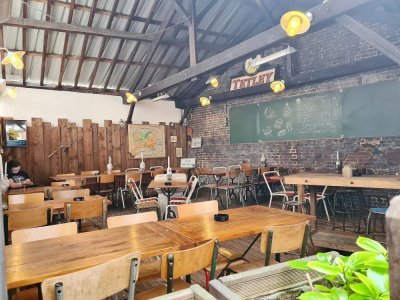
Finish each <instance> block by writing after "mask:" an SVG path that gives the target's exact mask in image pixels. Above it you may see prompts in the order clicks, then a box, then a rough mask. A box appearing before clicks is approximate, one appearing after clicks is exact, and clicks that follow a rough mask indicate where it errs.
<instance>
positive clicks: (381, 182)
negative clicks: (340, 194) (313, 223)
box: [284, 173, 400, 189]
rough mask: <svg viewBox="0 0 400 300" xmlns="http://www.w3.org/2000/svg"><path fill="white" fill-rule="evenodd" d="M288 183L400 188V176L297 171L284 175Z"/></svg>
mask: <svg viewBox="0 0 400 300" xmlns="http://www.w3.org/2000/svg"><path fill="white" fill-rule="evenodd" d="M284 182H285V183H286V184H300V185H319V186H325V185H328V186H341V187H355V188H371V189H400V176H397V175H363V176H354V177H343V176H342V175H341V174H325V173H324V174H323V173H297V174H292V175H287V176H285V177H284Z"/></svg>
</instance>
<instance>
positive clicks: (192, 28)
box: [175, 0, 197, 66]
mask: <svg viewBox="0 0 400 300" xmlns="http://www.w3.org/2000/svg"><path fill="white" fill-rule="evenodd" d="M175 1H176V0H175ZM190 8H191V13H192V22H190V25H189V57H190V66H194V65H195V64H196V63H197V45H196V44H197V31H196V28H197V17H196V1H195V0H191V1H190Z"/></svg>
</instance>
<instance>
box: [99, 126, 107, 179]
mask: <svg viewBox="0 0 400 300" xmlns="http://www.w3.org/2000/svg"><path fill="white" fill-rule="evenodd" d="M98 140H99V157H98V160H99V169H100V172H104V171H105V170H106V165H107V130H106V128H104V127H99V138H98Z"/></svg>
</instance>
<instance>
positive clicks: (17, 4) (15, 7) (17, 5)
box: [11, 1, 23, 18]
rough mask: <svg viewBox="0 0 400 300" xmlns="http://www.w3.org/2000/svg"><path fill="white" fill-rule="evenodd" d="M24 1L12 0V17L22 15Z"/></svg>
mask: <svg viewBox="0 0 400 300" xmlns="http://www.w3.org/2000/svg"><path fill="white" fill-rule="evenodd" d="M22 5H23V4H22V1H12V5H11V17H13V18H19V17H21V16H22Z"/></svg>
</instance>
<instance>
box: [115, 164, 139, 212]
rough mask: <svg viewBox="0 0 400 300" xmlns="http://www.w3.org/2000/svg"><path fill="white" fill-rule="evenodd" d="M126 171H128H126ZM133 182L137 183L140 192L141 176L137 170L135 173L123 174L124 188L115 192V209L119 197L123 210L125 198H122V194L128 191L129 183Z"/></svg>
mask: <svg viewBox="0 0 400 300" xmlns="http://www.w3.org/2000/svg"><path fill="white" fill-rule="evenodd" d="M127 170H128V169H127ZM130 180H133V181H135V182H139V186H138V188H139V189H140V190H141V186H142V174H141V173H139V169H138V170H137V171H130V172H126V173H125V187H124V188H122V187H121V188H118V191H117V207H118V198H119V196H121V200H122V207H123V208H124V209H125V198H124V192H127V191H129V190H130V189H129V181H130Z"/></svg>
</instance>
